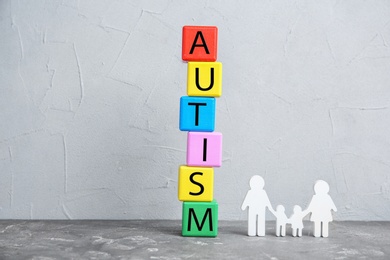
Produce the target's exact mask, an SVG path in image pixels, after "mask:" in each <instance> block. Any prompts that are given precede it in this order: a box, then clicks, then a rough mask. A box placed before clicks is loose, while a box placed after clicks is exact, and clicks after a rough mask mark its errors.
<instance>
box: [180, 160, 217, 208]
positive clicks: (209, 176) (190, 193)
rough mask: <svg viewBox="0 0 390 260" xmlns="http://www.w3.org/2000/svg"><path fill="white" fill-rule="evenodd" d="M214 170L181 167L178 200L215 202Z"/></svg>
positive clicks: (209, 168)
mask: <svg viewBox="0 0 390 260" xmlns="http://www.w3.org/2000/svg"><path fill="white" fill-rule="evenodd" d="M213 194H214V169H213V168H211V167H189V166H184V165H181V166H180V167H179V186H178V198H179V200H180V201H205V202H210V201H212V200H213Z"/></svg>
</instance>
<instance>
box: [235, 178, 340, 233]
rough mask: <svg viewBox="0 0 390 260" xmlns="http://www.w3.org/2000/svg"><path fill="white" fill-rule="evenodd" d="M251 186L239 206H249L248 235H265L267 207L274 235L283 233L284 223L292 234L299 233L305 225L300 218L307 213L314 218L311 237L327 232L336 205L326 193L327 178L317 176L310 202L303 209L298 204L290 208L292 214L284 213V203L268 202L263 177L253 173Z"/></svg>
mask: <svg viewBox="0 0 390 260" xmlns="http://www.w3.org/2000/svg"><path fill="white" fill-rule="evenodd" d="M249 185H250V190H249V191H248V193H247V194H246V196H245V199H244V202H243V203H242V206H241V209H242V210H245V209H246V208H248V236H265V213H266V210H267V209H268V210H269V211H270V212H271V213H272V214H273V215H274V216H275V218H276V226H275V234H276V236H285V235H286V227H287V225H288V224H290V225H291V233H292V236H293V237H300V236H302V230H303V228H304V224H303V219H304V218H305V217H306V216H307V215H309V214H310V221H312V222H313V228H314V230H313V235H314V237H328V236H329V222H331V221H332V220H333V218H332V210H333V211H337V208H336V206H335V204H334V202H333V200H332V198H331V197H330V196H329V194H328V192H329V185H328V183H327V182H326V181H323V180H318V181H316V183H315V184H314V193H315V194H314V195H313V197H312V199H311V201H310V203H309V206H308V207H307V208H306V209H305V210H302V208H301V207H300V206H298V205H295V206H294V208H293V214H292V215H291V216H290V217H287V216H286V214H285V208H284V206H283V205H278V206H277V207H276V210H274V208H273V207H272V205H271V202H270V200H269V198H268V195H267V193H266V191H265V190H264V179H263V178H262V177H261V176H259V175H254V176H252V178H251V179H250V181H249Z"/></svg>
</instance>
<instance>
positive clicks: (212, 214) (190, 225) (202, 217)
mask: <svg viewBox="0 0 390 260" xmlns="http://www.w3.org/2000/svg"><path fill="white" fill-rule="evenodd" d="M182 235H183V236H185V237H216V236H217V235H218V203H217V202H216V201H215V200H213V201H211V202H183V218H182Z"/></svg>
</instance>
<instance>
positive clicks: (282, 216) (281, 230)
mask: <svg viewBox="0 0 390 260" xmlns="http://www.w3.org/2000/svg"><path fill="white" fill-rule="evenodd" d="M284 211H285V208H284V207H283V206H282V205H278V206H277V207H276V212H275V214H274V215H275V217H276V236H277V237H279V236H282V237H284V236H286V225H287V224H288V223H289V219H288V218H287V216H286V213H284Z"/></svg>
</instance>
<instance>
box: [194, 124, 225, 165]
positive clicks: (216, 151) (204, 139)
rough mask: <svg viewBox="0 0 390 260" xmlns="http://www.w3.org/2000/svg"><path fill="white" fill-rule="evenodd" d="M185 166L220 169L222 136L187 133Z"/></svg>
mask: <svg viewBox="0 0 390 260" xmlns="http://www.w3.org/2000/svg"><path fill="white" fill-rule="evenodd" d="M187 165H188V166H207V167H220V166H221V165H222V134H221V133H218V132H211V133H201V132H188V135H187Z"/></svg>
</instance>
